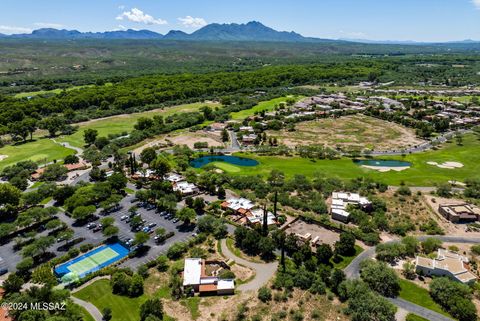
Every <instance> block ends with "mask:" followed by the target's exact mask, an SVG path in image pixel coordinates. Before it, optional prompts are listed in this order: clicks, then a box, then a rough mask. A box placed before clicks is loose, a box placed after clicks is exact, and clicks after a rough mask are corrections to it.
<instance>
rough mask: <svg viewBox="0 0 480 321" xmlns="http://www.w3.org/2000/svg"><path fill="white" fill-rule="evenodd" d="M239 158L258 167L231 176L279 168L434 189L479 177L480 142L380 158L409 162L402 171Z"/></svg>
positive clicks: (341, 163)
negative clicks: (457, 165) (456, 165)
mask: <svg viewBox="0 0 480 321" xmlns="http://www.w3.org/2000/svg"><path fill="white" fill-rule="evenodd" d="M238 155H239V156H242V157H247V158H248V157H249V158H253V159H255V160H257V161H258V162H259V163H260V164H259V165H258V166H255V167H238V168H241V171H240V172H238V171H236V172H232V173H231V174H232V175H257V174H260V175H264V176H267V175H268V174H269V173H270V171H271V170H272V169H278V170H281V171H282V172H284V173H285V175H286V176H288V177H292V176H294V175H295V174H302V175H305V176H308V177H313V176H315V175H316V174H317V173H318V174H322V175H326V176H329V177H338V178H340V179H352V178H357V177H370V178H372V179H374V180H376V181H380V182H384V183H386V184H389V185H393V186H398V185H399V184H400V183H401V182H405V184H407V185H410V186H434V185H435V184H437V183H446V182H448V181H449V180H456V181H464V180H465V179H467V178H471V177H476V176H480V175H479V174H478V173H480V141H478V140H477V138H476V137H475V136H474V135H466V136H465V137H464V139H463V146H457V145H456V144H455V143H447V144H446V145H445V146H444V147H442V148H441V149H439V150H434V151H427V152H423V153H418V154H411V155H406V156H405V157H401V156H398V157H393V156H389V157H382V158H381V159H397V160H404V161H408V162H411V163H412V167H411V168H409V169H407V170H405V171H402V172H385V173H380V172H378V171H375V170H371V169H366V168H363V167H360V166H358V165H356V164H354V163H353V161H352V160H351V159H349V158H342V159H338V160H317V161H312V160H309V159H304V158H300V157H278V156H257V155H254V154H250V153H240V154H238ZM430 161H434V162H439V163H443V162H446V161H455V162H460V163H462V164H463V165H464V167H463V168H457V169H442V168H438V167H436V166H432V165H428V164H427V162H430Z"/></svg>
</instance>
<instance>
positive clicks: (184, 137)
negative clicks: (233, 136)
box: [134, 130, 224, 154]
mask: <svg viewBox="0 0 480 321" xmlns="http://www.w3.org/2000/svg"><path fill="white" fill-rule="evenodd" d="M200 142H205V143H208V146H209V147H212V146H213V147H223V146H224V144H223V142H222V138H221V133H216V132H205V131H202V130H200V131H196V132H184V133H178V134H173V135H163V136H160V137H158V138H157V139H155V140H152V141H150V142H148V143H147V144H145V145H143V146H141V147H138V148H136V149H135V150H134V153H135V154H140V153H141V152H142V151H143V150H144V149H145V148H148V147H160V148H161V147H163V146H173V145H187V146H188V147H189V148H192V149H193V148H194V145H195V143H200Z"/></svg>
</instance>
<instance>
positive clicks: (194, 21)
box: [178, 16, 207, 28]
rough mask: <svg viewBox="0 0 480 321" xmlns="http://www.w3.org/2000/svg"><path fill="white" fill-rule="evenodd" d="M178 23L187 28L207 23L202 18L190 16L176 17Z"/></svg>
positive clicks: (202, 25) (198, 26)
mask: <svg viewBox="0 0 480 321" xmlns="http://www.w3.org/2000/svg"><path fill="white" fill-rule="evenodd" d="M178 20H179V21H180V23H181V24H182V25H183V26H185V27H187V28H201V27H204V26H206V25H207V22H206V21H205V19H203V18H194V17H192V16H186V17H185V18H178Z"/></svg>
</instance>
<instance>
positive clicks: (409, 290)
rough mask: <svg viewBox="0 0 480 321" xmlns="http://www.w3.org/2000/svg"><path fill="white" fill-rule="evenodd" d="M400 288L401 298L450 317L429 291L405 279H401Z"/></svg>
mask: <svg viewBox="0 0 480 321" xmlns="http://www.w3.org/2000/svg"><path fill="white" fill-rule="evenodd" d="M400 287H401V289H400V295H399V297H400V298H402V299H404V300H407V301H410V302H412V303H415V304H417V305H419V306H422V307H424V308H427V309H429V310H432V311H435V312H438V313H440V314H443V315H445V316H448V317H449V316H450V315H449V314H448V313H447V312H445V311H443V310H442V308H441V307H440V305H438V304H437V303H436V302H435V301H433V299H432V297H431V296H430V293H428V290H426V289H424V288H421V287H419V286H418V285H416V284H415V283H413V282H410V281H407V280H403V279H400Z"/></svg>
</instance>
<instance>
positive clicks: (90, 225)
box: [87, 223, 97, 230]
mask: <svg viewBox="0 0 480 321" xmlns="http://www.w3.org/2000/svg"><path fill="white" fill-rule="evenodd" d="M96 226H97V224H95V223H88V224H87V228H88V229H89V230H91V229H93V228H95V227H96Z"/></svg>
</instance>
